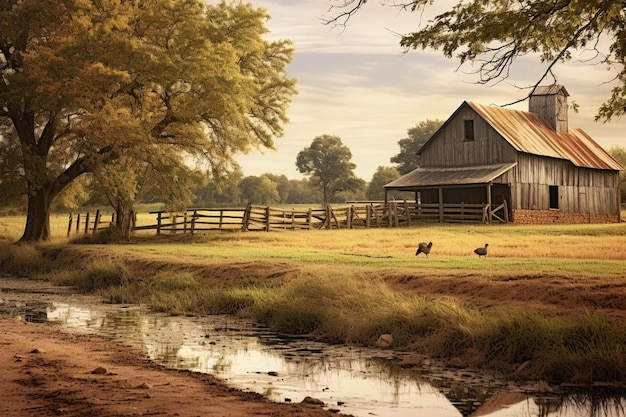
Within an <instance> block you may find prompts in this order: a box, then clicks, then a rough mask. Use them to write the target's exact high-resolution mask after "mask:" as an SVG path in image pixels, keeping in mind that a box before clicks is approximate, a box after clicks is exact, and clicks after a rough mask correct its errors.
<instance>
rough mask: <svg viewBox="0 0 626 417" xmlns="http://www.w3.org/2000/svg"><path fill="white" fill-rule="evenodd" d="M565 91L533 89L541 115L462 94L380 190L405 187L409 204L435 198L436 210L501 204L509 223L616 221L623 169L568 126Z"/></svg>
mask: <svg viewBox="0 0 626 417" xmlns="http://www.w3.org/2000/svg"><path fill="white" fill-rule="evenodd" d="M568 95H569V94H568V93H567V91H566V90H565V88H563V87H562V86H548V87H539V88H537V90H536V91H535V93H534V95H533V96H531V99H530V104H529V107H530V108H531V109H534V110H535V111H536V112H541V114H536V113H534V112H530V111H529V112H525V111H520V110H513V109H508V108H502V107H496V106H487V105H482V104H478V103H473V102H469V101H464V102H463V103H462V104H461V105H460V106H459V107H458V108H457V109H456V110H455V112H454V113H453V114H452V115H451V116H450V117H449V118H448V120H446V122H445V123H444V124H443V125H442V126H441V128H440V129H439V130H438V131H437V132H435V134H434V135H433V136H432V137H431V138H430V140H428V141H427V142H426V143H425V144H424V145H423V146H422V148H421V149H420V150H419V151H418V154H419V155H420V156H421V166H420V168H418V169H416V170H414V171H412V172H410V173H408V174H406V175H404V176H402V177H400V178H399V179H397V180H395V181H393V182H391V183H389V184H387V185H385V190H386V191H389V190H400V191H412V192H414V193H415V201H416V204H418V202H420V201H424V200H427V201H428V202H430V203H437V204H439V205H442V206H441V207H440V208H439V210H440V211H442V212H443V211H444V208H445V207H443V205H446V204H451V203H468V202H469V203H472V204H475V203H480V204H483V205H484V207H485V212H486V213H488V212H489V210H490V207H491V205H492V203H494V202H496V203H498V204H500V203H502V204H504V206H505V207H506V209H507V210H508V211H509V212H508V214H509V217H511V218H512V219H513V220H514V221H516V222H553V221H562V222H580V221H589V222H591V221H616V220H619V215H620V204H619V171H620V170H624V169H625V168H624V166H622V165H621V164H620V163H619V162H618V161H616V160H615V159H614V158H613V157H612V156H611V155H610V154H609V153H608V152H606V151H605V150H604V149H603V148H602V147H601V146H599V145H598V144H597V143H596V142H595V141H594V140H593V139H592V138H591V137H590V136H589V135H587V134H586V133H585V132H584V131H583V130H581V129H569V128H568V126H567V114H566V113H567V96H568ZM434 190H438V191H437V192H434ZM423 196H427V198H426V199H424V198H422V197H423ZM540 214H541V215H540ZM533 216H534V217H533ZM440 218H442V219H443V216H440ZM528 219H530V220H528ZM533 219H535V220H536V219H540V220H538V221H535V220H533ZM607 219H608V220H607Z"/></svg>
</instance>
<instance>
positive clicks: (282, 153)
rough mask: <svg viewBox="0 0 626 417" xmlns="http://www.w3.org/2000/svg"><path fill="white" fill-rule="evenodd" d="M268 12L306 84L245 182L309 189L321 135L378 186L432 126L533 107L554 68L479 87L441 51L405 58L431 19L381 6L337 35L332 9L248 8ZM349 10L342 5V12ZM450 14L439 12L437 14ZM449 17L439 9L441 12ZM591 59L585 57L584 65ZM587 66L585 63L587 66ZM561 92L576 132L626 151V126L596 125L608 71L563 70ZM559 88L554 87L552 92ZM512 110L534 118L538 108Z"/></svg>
mask: <svg viewBox="0 0 626 417" xmlns="http://www.w3.org/2000/svg"><path fill="white" fill-rule="evenodd" d="M248 1H249V2H250V3H252V4H253V5H254V6H255V7H259V8H264V9H266V10H267V11H268V13H269V15H270V16H271V19H270V20H269V21H268V22H267V23H266V26H267V28H268V29H269V31H270V33H268V34H267V36H266V38H267V39H268V40H276V39H290V40H291V41H293V43H294V48H295V53H294V56H293V60H292V62H291V64H290V65H289V66H288V68H287V72H288V74H287V75H288V77H290V78H295V79H296V80H297V89H298V94H297V95H296V96H294V98H293V101H292V103H291V105H290V107H289V110H288V113H287V115H288V117H289V123H288V124H286V125H285V134H284V136H282V137H280V138H277V139H276V141H275V148H276V150H263V151H256V150H255V151H252V152H250V153H249V154H247V155H242V156H240V157H238V158H237V161H238V163H239V164H240V165H241V166H242V169H243V173H244V175H245V176H252V175H254V176H259V175H262V174H264V173H273V174H283V175H285V176H286V177H287V178H289V179H301V178H303V175H302V174H300V173H299V172H298V170H297V168H296V157H297V155H298V153H299V152H300V151H302V150H303V149H304V148H306V147H308V146H310V145H311V142H313V140H314V139H315V138H316V137H317V136H321V135H334V136H339V137H340V138H341V140H342V142H343V144H344V145H346V146H347V147H348V148H349V149H350V151H351V152H352V162H354V163H355V164H356V169H355V170H354V172H355V174H356V176H357V177H359V178H362V179H364V180H365V181H370V180H371V179H372V176H373V175H374V172H376V169H377V168H378V167H379V166H392V165H393V164H392V163H391V162H390V158H391V157H393V156H394V155H396V154H398V153H399V152H400V147H399V146H398V141H399V140H400V139H403V138H406V137H408V134H407V131H408V129H410V128H411V127H414V126H416V125H417V124H418V123H419V122H421V121H425V120H427V119H439V120H442V121H445V120H446V119H447V118H448V117H449V116H450V115H452V113H454V111H455V110H456V109H457V108H458V107H459V106H460V105H461V103H463V101H473V102H477V103H481V104H493V105H504V104H507V103H511V102H513V101H515V100H517V99H520V98H523V97H525V96H526V94H527V90H521V89H520V88H519V87H528V86H531V85H533V84H535V83H536V82H537V80H538V79H539V77H540V74H542V73H543V71H544V67H543V66H541V63H540V61H539V60H538V59H537V58H534V57H525V58H524V59H520V60H518V61H516V62H515V63H514V67H513V70H512V71H511V74H510V76H509V78H507V79H506V80H503V81H501V82H499V83H497V84H494V85H488V86H487V85H480V84H477V80H478V76H477V75H475V74H471V71H472V68H471V67H463V68H461V69H459V68H458V61H456V60H454V59H446V58H444V57H443V56H442V54H441V53H439V52H437V51H422V50H412V51H408V52H406V53H405V51H404V49H403V48H402V47H401V46H400V44H399V40H400V38H399V34H401V33H408V32H411V31H414V30H416V29H417V28H418V27H419V26H420V25H423V24H425V23H426V22H427V20H428V18H429V17H428V16H429V15H428V13H431V14H432V15H434V14H433V13H436V12H437V11H438V10H434V9H431V10H430V11H429V12H428V13H427V14H426V15H422V14H419V13H410V12H399V11H398V10H396V9H393V8H391V7H388V6H387V7H385V6H381V5H380V4H379V2H378V1H374V0H371V1H370V2H369V3H368V4H366V6H365V7H364V8H363V9H362V10H361V11H359V12H358V13H357V14H356V15H355V16H353V17H352V18H351V20H350V21H349V22H348V24H347V25H346V26H345V27H330V26H328V25H325V24H323V19H324V18H325V17H329V16H331V15H333V14H334V11H330V10H329V7H330V3H329V0H248ZM340 1H341V0H335V4H336V3H337V2H340ZM446 2H447V3H448V4H450V3H451V2H450V1H449V0H442V1H438V2H436V4H437V7H443V6H445V3H446ZM440 10H441V9H439V11H440ZM576 58H577V59H578V58H580V59H584V58H586V56H585V55H581V56H576ZM580 59H578V60H580ZM554 73H555V75H556V77H557V82H558V83H559V84H561V85H564V86H565V88H566V89H567V91H568V92H569V94H570V97H569V101H570V103H572V102H575V103H576V104H577V105H578V106H579V111H578V113H574V112H573V111H572V110H570V112H569V115H568V117H569V126H570V127H578V128H582V129H583V130H585V131H586V132H587V133H588V134H589V135H590V136H591V137H592V138H594V139H595V140H596V142H598V143H599V144H600V145H601V146H602V147H604V148H605V149H608V148H609V147H611V146H612V145H617V146H621V147H626V134H625V132H626V120H624V119H622V120H615V121H612V122H609V123H601V122H595V121H594V117H595V115H596V113H597V110H598V108H599V107H600V105H601V104H602V103H603V102H604V101H605V100H606V99H608V97H609V95H610V91H611V84H610V83H609V81H610V80H611V78H612V76H611V73H610V72H608V71H607V69H606V68H605V67H604V66H602V65H589V64H583V63H569V64H561V65H559V66H558V67H556V69H555V71H554ZM551 82H552V80H549V81H547V82H546V83H545V84H550V83H551ZM511 108H514V109H518V110H528V102H527V101H524V102H522V103H519V104H516V105H514V106H512V107H511Z"/></svg>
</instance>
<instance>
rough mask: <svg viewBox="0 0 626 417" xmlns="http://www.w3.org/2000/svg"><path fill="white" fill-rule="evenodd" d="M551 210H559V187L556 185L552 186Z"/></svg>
mask: <svg viewBox="0 0 626 417" xmlns="http://www.w3.org/2000/svg"><path fill="white" fill-rule="evenodd" d="M550 208H551V209H558V208H559V187H558V186H556V185H551V186H550Z"/></svg>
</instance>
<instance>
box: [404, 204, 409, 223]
mask: <svg viewBox="0 0 626 417" xmlns="http://www.w3.org/2000/svg"><path fill="white" fill-rule="evenodd" d="M404 215H405V216H406V221H407V223H408V224H409V226H410V225H411V208H410V207H409V202H408V201H406V200H404Z"/></svg>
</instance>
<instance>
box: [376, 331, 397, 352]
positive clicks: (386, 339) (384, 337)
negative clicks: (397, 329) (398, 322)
mask: <svg viewBox="0 0 626 417" xmlns="http://www.w3.org/2000/svg"><path fill="white" fill-rule="evenodd" d="M392 344H393V336H392V335H390V334H389V333H385V334H381V335H380V336H379V337H378V340H377V341H376V347H379V348H383V349H385V348H388V347H390V346H391V345H392Z"/></svg>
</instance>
